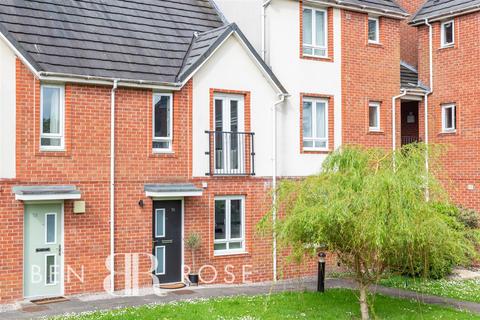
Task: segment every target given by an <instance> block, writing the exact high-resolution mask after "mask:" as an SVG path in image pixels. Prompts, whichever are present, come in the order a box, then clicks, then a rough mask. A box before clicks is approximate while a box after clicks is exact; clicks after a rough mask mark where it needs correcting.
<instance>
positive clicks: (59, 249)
mask: <svg viewBox="0 0 480 320" xmlns="http://www.w3.org/2000/svg"><path fill="white" fill-rule="evenodd" d="M58 255H59V256H61V255H62V245H61V244H59V245H58Z"/></svg>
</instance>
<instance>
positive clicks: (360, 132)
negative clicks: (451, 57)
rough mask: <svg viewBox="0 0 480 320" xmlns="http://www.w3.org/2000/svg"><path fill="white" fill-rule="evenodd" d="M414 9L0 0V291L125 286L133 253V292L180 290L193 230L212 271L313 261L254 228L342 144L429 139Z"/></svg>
mask: <svg viewBox="0 0 480 320" xmlns="http://www.w3.org/2000/svg"><path fill="white" fill-rule="evenodd" d="M440 2H442V1H440ZM407 10H408V9H407ZM419 14H421V13H419ZM408 17H409V13H408V12H407V11H406V10H404V9H403V8H401V7H400V6H399V5H397V4H396V3H395V2H394V1H381V0H372V1H357V0H351V1H350V0H347V1H342V2H338V1H317V0H312V1H294V0H272V1H266V2H265V1H259V0H258V1H257V0H251V1H227V0H225V1H223V0H216V1H207V0H169V1H154V0H88V1H87V0H81V1H78V0H77V1H73V0H68V1H62V2H61V3H58V2H57V1H51V0H35V1H23V0H6V1H2V3H1V4H0V38H1V39H0V106H1V111H2V116H1V117H0V150H1V151H0V152H1V153H0V154H1V158H0V161H1V162H0V164H1V166H0V221H1V222H2V223H1V224H0V235H1V236H0V244H1V246H2V249H3V253H4V254H3V256H2V257H3V259H1V261H0V303H3V304H5V303H12V302H15V301H20V300H22V299H25V298H28V299H31V298H38V297H51V296H60V295H73V294H80V293H92V292H100V291H103V290H104V289H105V288H106V287H107V288H109V289H112V288H114V289H115V290H121V289H123V288H124V287H125V282H126V280H128V277H127V276H125V273H127V272H128V270H127V269H128V267H129V266H130V265H131V263H132V261H131V259H137V258H138V259H139V261H140V268H139V269H140V272H141V274H140V276H139V285H140V286H149V285H151V284H152V276H154V277H155V278H156V279H158V281H159V282H161V283H178V282H185V281H186V279H185V272H188V270H189V269H190V268H191V267H192V266H191V262H192V261H191V259H190V257H191V255H190V253H189V252H187V249H186V248H185V246H184V239H185V238H186V237H188V235H190V234H192V233H193V232H195V233H198V234H200V236H201V247H200V250H199V252H198V254H197V260H198V261H197V265H198V266H199V267H200V268H201V270H200V271H201V275H202V280H203V283H239V282H245V281H254V282H255V281H256V282H259V281H268V280H275V279H278V278H291V277H297V276H302V275H308V274H312V273H315V268H314V263H315V262H314V261H312V262H311V263H308V264H304V265H302V266H297V265H291V264H287V263H286V259H285V257H286V253H285V252H282V251H279V250H277V248H276V244H275V241H274V239H273V238H272V237H265V236H260V235H259V234H258V233H257V232H256V225H257V223H258V222H259V221H260V219H261V218H262V217H263V216H264V215H265V214H266V213H267V211H268V210H269V209H270V207H271V203H272V196H271V190H272V188H274V187H275V185H276V182H277V179H283V178H301V177H305V176H307V175H310V174H314V173H317V172H319V170H320V168H321V164H322V162H323V160H324V159H325V158H326V157H327V156H328V154H329V153H330V152H331V151H333V150H334V149H336V148H338V147H340V146H341V145H342V144H345V143H350V144H352V143H355V144H364V145H367V146H382V147H385V148H392V147H393V148H396V147H399V146H400V145H401V144H404V143H410V142H413V141H418V140H427V136H428V135H425V133H428V132H430V131H428V130H426V129H425V128H426V127H427V129H428V128H429V126H428V125H427V126H426V124H429V123H430V122H432V121H434V120H432V118H431V117H430V118H428V117H425V116H424V114H425V113H424V110H427V109H426V108H424V101H426V99H428V98H430V96H432V97H433V96H434V94H435V92H434V93H431V90H432V89H431V88H429V87H428V83H426V82H425V81H423V79H424V77H425V76H424V73H422V72H423V71H422V70H423V69H422V64H421V63H422V62H423V60H424V55H425V52H424V51H422V46H420V51H419V55H418V57H419V58H420V59H418V61H419V62H420V66H417V65H416V64H415V63H416V62H415V61H416V60H415V56H416V55H415V52H413V51H411V50H410V51H409V50H404V49H403V47H402V46H401V44H405V43H406V44H409V45H411V46H412V47H413V48H415V44H416V42H415V41H416V40H415V39H416V38H415V37H416V35H415V37H412V33H413V32H417V31H416V29H415V28H414V27H411V26H409V25H407V21H409V20H407V19H408ZM456 19H457V18H456ZM415 21H416V20H414V22H413V23H414V24H415V25H417V24H418V25H421V24H422V22H421V20H418V21H417V22H415ZM442 28H443V29H445V28H444V27H442ZM443 29H442V30H443ZM447 29H448V28H447ZM425 30H426V29H424V28H423V27H421V26H420V27H419V31H418V34H419V38H418V39H420V40H419V42H421V41H422V39H424V36H425V32H426V31H425ZM455 30H457V29H455ZM242 31H243V32H242ZM472 37H474V35H472ZM472 39H473V38H472ZM421 43H423V42H421ZM472 45H473V44H472ZM477 49H478V46H477ZM412 50H413V49H412ZM407 54H410V57H413V58H412V59H410V60H407V59H404V57H406V56H407ZM438 54H441V53H440V52H438ZM402 59H403V60H405V61H402ZM474 63H477V64H478V61H477V62H474ZM417 70H420V75H419V74H418V72H417ZM472 74H473V73H472ZM447 76H450V75H447ZM419 77H420V79H421V80H422V81H418V78H419ZM460 78H461V77H459V78H458V81H460ZM445 81H446V80H445ZM472 81H477V82H478V79H477V80H475V79H472ZM445 83H446V82H445ZM472 83H473V82H472ZM438 99H440V100H441V101H443V100H445V99H447V98H438ZM449 99H454V98H449ZM440 100H438V103H440ZM447 100H448V99H447ZM455 101H460V100H451V101H443V102H442V103H444V102H445V103H447V102H448V103H452V102H455ZM429 108H434V106H430V107H429ZM442 108H443V109H442V110H444V109H445V110H448V108H447V107H442ZM428 110H430V109H428ZM428 110H427V111H428ZM432 110H433V109H432ZM462 110H463V109H462ZM465 112H466V111H465ZM472 114H473V113H472ZM472 117H473V115H472ZM425 119H427V120H428V119H429V120H428V121H430V122H428V121H425ZM433 119H435V118H433ZM446 119H448V117H446ZM472 119H474V118H472ZM472 121H474V120H472ZM427 122H428V123H427ZM446 122H448V121H446ZM429 130H432V126H431V125H430V129H429ZM431 135H432V134H430V136H431ZM442 137H443V136H442ZM439 139H440V136H439ZM459 139H460V137H459ZM477 146H478V143H477ZM471 147H472V148H473V145H472V146H471ZM471 150H472V153H471V154H472V155H473V152H474V151H473V150H478V148H477V149H471ZM472 159H473V158H472ZM458 163H460V162H458ZM472 172H473V171H472ZM469 188H470V187H469ZM474 189H475V187H474V188H473V189H472V190H474ZM472 192H475V191H472ZM472 199H474V198H473V197H472ZM460 200H461V199H460ZM476 201H478V200H476ZM469 204H470V202H468V203H467V205H469ZM477 204H478V203H477ZM129 254H136V255H135V256H132V255H129ZM148 254H152V255H153V256H154V258H155V260H156V262H157V263H156V268H155V269H154V270H153V271H152V270H150V269H149V268H150V263H151V261H150V260H149V257H148V256H147V255H148ZM133 257H135V258H133ZM129 259H130V260H129ZM329 263H330V267H334V266H336V262H335V261H333V259H330V261H329Z"/></svg>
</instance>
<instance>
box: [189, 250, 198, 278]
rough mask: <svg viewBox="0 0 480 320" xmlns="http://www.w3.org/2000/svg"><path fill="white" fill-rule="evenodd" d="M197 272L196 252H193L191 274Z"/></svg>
mask: <svg viewBox="0 0 480 320" xmlns="http://www.w3.org/2000/svg"><path fill="white" fill-rule="evenodd" d="M196 272H197V271H196V270H195V251H193V250H192V270H190V273H196Z"/></svg>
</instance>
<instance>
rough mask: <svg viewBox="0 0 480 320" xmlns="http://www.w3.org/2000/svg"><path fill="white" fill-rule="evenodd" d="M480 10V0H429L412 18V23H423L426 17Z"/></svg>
mask: <svg viewBox="0 0 480 320" xmlns="http://www.w3.org/2000/svg"><path fill="white" fill-rule="evenodd" d="M470 10H480V0H428V1H427V2H425V4H424V5H423V6H422V7H421V8H420V10H419V11H418V12H417V13H416V14H415V15H414V16H413V18H412V19H411V22H410V23H411V24H423V23H424V21H425V19H437V18H442V17H446V16H452V15H459V14H462V13H464V12H467V11H470Z"/></svg>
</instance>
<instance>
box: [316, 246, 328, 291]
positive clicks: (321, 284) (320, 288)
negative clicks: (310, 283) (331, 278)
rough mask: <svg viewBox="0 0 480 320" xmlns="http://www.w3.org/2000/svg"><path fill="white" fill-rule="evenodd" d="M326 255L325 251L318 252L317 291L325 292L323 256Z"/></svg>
mask: <svg viewBox="0 0 480 320" xmlns="http://www.w3.org/2000/svg"><path fill="white" fill-rule="evenodd" d="M326 256H327V255H326V254H325V252H320V253H319V254H318V283H317V291H318V292H325V257H326Z"/></svg>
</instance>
